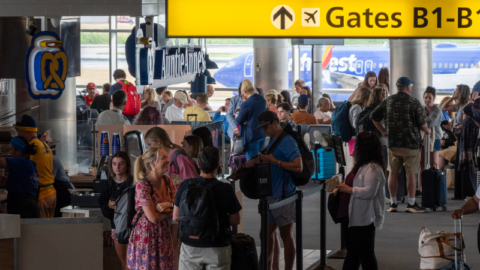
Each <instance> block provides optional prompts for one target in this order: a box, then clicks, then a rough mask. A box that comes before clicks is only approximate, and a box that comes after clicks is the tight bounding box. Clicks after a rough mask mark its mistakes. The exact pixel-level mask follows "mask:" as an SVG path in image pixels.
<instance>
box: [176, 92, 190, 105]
mask: <svg viewBox="0 0 480 270" xmlns="http://www.w3.org/2000/svg"><path fill="white" fill-rule="evenodd" d="M174 97H175V99H178V100H180V101H181V102H182V104H187V103H188V100H187V95H185V93H183V91H182V90H178V91H177V92H175V96H174Z"/></svg>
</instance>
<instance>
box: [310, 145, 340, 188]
mask: <svg viewBox="0 0 480 270" xmlns="http://www.w3.org/2000/svg"><path fill="white" fill-rule="evenodd" d="M311 152H312V155H313V156H314V159H315V166H318V170H315V172H316V173H314V174H313V175H312V179H314V180H321V179H330V178H332V177H333V176H334V175H335V151H333V149H332V148H318V149H314V150H312V151H311Z"/></svg>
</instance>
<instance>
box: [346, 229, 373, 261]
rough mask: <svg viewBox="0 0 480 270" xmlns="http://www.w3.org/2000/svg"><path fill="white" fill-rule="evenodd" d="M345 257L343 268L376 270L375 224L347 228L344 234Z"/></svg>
mask: <svg viewBox="0 0 480 270" xmlns="http://www.w3.org/2000/svg"><path fill="white" fill-rule="evenodd" d="M345 242H346V245H347V257H346V258H345V261H344V263H343V270H358V269H360V265H362V269H368V270H377V269H378V264H377V258H376V257H375V226H374V225H373V223H372V224H370V225H368V226H358V227H350V228H348V233H347V235H346V241H345Z"/></svg>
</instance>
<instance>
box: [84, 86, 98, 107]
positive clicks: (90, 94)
mask: <svg viewBox="0 0 480 270" xmlns="http://www.w3.org/2000/svg"><path fill="white" fill-rule="evenodd" d="M96 96H98V94H97V86H96V85H95V84H94V83H93V82H91V83H88V84H87V95H86V96H85V102H86V103H87V107H89V108H90V105H92V102H93V99H94V98H95V97H96Z"/></svg>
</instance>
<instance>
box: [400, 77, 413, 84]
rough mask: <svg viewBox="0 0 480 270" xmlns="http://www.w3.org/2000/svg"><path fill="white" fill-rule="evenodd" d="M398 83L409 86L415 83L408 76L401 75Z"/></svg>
mask: <svg viewBox="0 0 480 270" xmlns="http://www.w3.org/2000/svg"><path fill="white" fill-rule="evenodd" d="M397 84H401V85H402V86H409V85H410V84H413V81H411V80H410V79H409V78H408V77H400V78H399V79H398V80H397Z"/></svg>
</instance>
